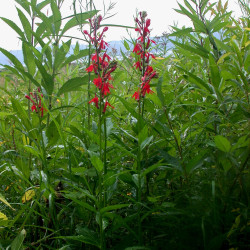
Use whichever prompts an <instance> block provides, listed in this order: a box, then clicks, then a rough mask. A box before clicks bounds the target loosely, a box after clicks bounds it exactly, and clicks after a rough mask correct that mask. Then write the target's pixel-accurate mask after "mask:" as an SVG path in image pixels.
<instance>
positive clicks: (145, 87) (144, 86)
mask: <svg viewBox="0 0 250 250" xmlns="http://www.w3.org/2000/svg"><path fill="white" fill-rule="evenodd" d="M146 93H148V94H153V93H154V91H152V90H151V89H150V85H149V82H145V83H144V84H143V83H142V93H141V94H142V96H145V94H146Z"/></svg>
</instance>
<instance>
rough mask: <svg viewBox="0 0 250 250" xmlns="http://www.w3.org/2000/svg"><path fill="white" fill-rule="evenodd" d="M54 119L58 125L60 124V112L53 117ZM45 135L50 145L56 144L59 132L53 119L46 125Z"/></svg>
mask: <svg viewBox="0 0 250 250" xmlns="http://www.w3.org/2000/svg"><path fill="white" fill-rule="evenodd" d="M55 120H56V121H57V123H58V125H60V124H61V116H60V113H59V114H58V116H57V117H56V118H55ZM46 136H47V137H48V140H49V146H52V145H54V144H56V142H57V141H58V139H59V138H60V133H59V131H58V128H57V126H56V124H55V121H54V120H52V121H51V122H50V124H49V126H48V127H47V130H46Z"/></svg>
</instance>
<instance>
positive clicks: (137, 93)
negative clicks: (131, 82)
mask: <svg viewBox="0 0 250 250" xmlns="http://www.w3.org/2000/svg"><path fill="white" fill-rule="evenodd" d="M132 98H135V100H136V101H139V100H140V90H137V91H135V93H134V94H133V95H132Z"/></svg>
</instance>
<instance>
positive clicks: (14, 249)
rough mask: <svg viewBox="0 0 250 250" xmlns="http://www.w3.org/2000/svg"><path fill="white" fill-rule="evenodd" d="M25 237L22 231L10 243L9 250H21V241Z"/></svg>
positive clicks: (24, 232)
mask: <svg viewBox="0 0 250 250" xmlns="http://www.w3.org/2000/svg"><path fill="white" fill-rule="evenodd" d="M25 236H26V231H25V229H23V230H22V231H21V232H20V233H19V234H18V235H17V237H16V238H15V239H14V240H13V242H12V243H11V246H10V247H11V250H21V249H22V248H23V241H24V238H25Z"/></svg>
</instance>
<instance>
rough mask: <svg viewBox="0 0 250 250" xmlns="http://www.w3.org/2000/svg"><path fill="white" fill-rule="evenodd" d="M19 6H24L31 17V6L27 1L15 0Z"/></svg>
mask: <svg viewBox="0 0 250 250" xmlns="http://www.w3.org/2000/svg"><path fill="white" fill-rule="evenodd" d="M15 1H16V2H17V3H18V4H20V6H22V7H23V8H24V9H25V10H26V11H27V12H28V13H29V15H30V14H31V13H30V5H29V3H28V2H27V1H24V0H15Z"/></svg>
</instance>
